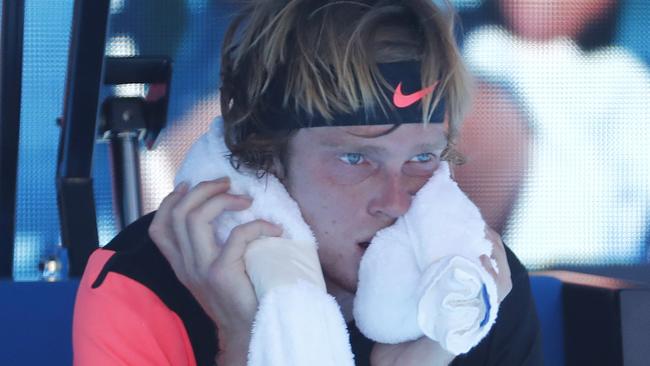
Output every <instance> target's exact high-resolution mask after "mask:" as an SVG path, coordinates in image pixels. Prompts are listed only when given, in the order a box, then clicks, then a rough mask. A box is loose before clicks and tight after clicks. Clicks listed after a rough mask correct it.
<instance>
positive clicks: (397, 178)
mask: <svg viewBox="0 0 650 366" xmlns="http://www.w3.org/2000/svg"><path fill="white" fill-rule="evenodd" d="M411 180H412V179H411V178H410V177H408V176H405V175H404V174H402V173H401V172H393V173H390V172H386V173H385V174H381V175H380V176H378V177H377V181H376V184H377V186H378V187H377V189H376V190H375V191H374V196H373V197H372V198H371V199H370V201H369V203H368V213H370V215H372V216H375V217H381V218H388V219H391V220H395V219H397V218H398V217H399V216H402V215H403V214H405V213H406V211H408V209H409V207H411V200H412V198H413V196H414V195H415V193H416V192H417V190H418V189H419V188H420V187H415V186H414V185H413V184H412V183H413V182H411Z"/></svg>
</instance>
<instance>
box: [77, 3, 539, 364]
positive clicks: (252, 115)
mask: <svg viewBox="0 0 650 366" xmlns="http://www.w3.org/2000/svg"><path fill="white" fill-rule="evenodd" d="M449 18H450V14H449V13H445V12H442V11H441V10H440V9H438V8H437V7H436V6H435V5H434V4H433V3H432V2H430V1H429V0H415V1H370V0H367V1H355V2H328V1H313V0H312V1H310V0H294V1H276V0H271V1H269V0H266V1H261V0H260V1H252V2H250V3H248V4H247V5H246V6H244V8H243V10H242V12H241V14H240V16H239V17H238V18H236V19H235V20H234V21H233V24H232V26H231V28H230V30H229V32H228V34H227V35H226V38H225V40H224V47H223V54H222V73H223V75H222V86H221V105H222V113H223V120H224V130H225V136H226V143H227V145H228V147H229V149H230V150H231V152H232V162H233V164H234V166H238V167H241V168H246V169H249V170H250V169H252V170H254V171H258V172H259V173H260V175H263V174H274V175H276V176H277V177H278V178H279V179H280V181H281V182H282V183H283V184H284V186H285V187H286V188H287V191H288V192H289V194H290V195H291V196H292V198H293V199H294V200H295V201H296V202H297V203H298V206H299V207H300V210H301V213H302V215H303V217H304V219H305V221H306V223H307V224H308V225H309V226H310V227H311V229H312V230H313V232H314V235H315V237H316V239H317V241H318V244H319V259H320V262H321V266H322V268H323V274H324V276H325V281H326V285H327V289H328V292H329V293H330V294H332V295H333V296H334V297H335V298H336V299H337V301H338V303H339V305H340V307H341V310H342V313H343V315H344V318H345V319H346V321H348V322H349V323H348V327H349V330H350V333H351V343H352V347H353V351H354V353H355V356H356V362H357V364H359V365H362V364H366V365H367V364H372V365H424V364H436V365H437V364H449V363H450V362H452V359H453V357H452V356H451V355H450V354H448V353H447V352H445V351H444V350H443V349H442V348H441V347H440V346H439V345H438V344H436V343H435V342H433V341H431V340H429V339H428V338H421V339H419V340H416V341H412V342H407V343H402V344H398V345H382V344H373V343H372V342H371V341H369V340H368V339H366V338H365V337H363V336H362V335H361V334H360V333H359V331H358V330H357V329H356V327H355V325H354V322H353V319H352V310H351V304H352V299H353V298H354V293H355V290H356V284H357V271H358V267H359V261H360V259H361V257H362V255H363V253H364V251H365V249H366V247H367V246H368V243H369V241H370V240H371V238H372V237H373V235H374V234H375V233H376V232H377V231H378V230H380V229H382V228H384V227H387V226H389V225H391V224H393V223H394V222H395V220H396V219H397V218H398V217H399V216H401V215H403V214H404V213H405V212H406V211H407V210H408V209H409V206H410V203H411V199H412V197H413V195H414V194H415V193H416V192H417V191H418V190H419V189H420V188H421V187H422V186H423V185H424V184H425V183H426V181H427V180H428V178H429V177H431V175H432V174H433V172H434V171H435V170H436V168H437V167H438V164H439V163H440V161H441V160H442V159H445V160H450V161H452V162H454V161H458V160H459V154H458V153H456V152H455V150H454V149H453V146H454V143H455V141H456V138H457V134H458V128H459V124H460V121H461V119H462V114H463V111H464V109H465V104H466V103H467V100H468V93H467V81H466V76H465V70H464V67H463V65H462V63H461V60H460V57H459V54H458V51H457V49H456V46H455V42H454V39H453V34H452V27H451V24H450V21H449ZM395 80H399V81H400V82H399V83H397V84H395V83H394V81H395ZM402 88H404V89H403V90H402ZM391 99H392V100H391ZM445 116H446V119H447V121H448V122H447V123H446V124H443V123H441V122H443V120H444V119H445ZM445 127H446V130H445ZM250 204H251V199H250V198H248V197H245V196H238V195H234V194H231V193H229V180H228V179H227V177H224V178H222V179H218V180H215V181H208V182H203V183H201V184H199V185H198V186H196V187H194V188H193V189H191V190H188V187H187V186H186V185H184V184H180V185H179V186H178V187H176V189H175V190H174V192H172V193H171V194H170V195H169V196H167V197H166V198H165V199H164V200H163V202H162V204H161V205H160V208H159V209H158V211H157V212H156V213H155V215H153V216H152V215H148V216H146V217H145V218H143V219H141V220H140V221H138V222H136V223H135V224H133V225H131V226H130V227H128V228H127V229H125V230H124V231H123V232H122V233H120V234H119V235H118V236H117V237H116V238H115V239H114V240H113V241H112V242H111V243H109V245H108V246H107V247H105V248H104V249H100V250H98V251H97V252H96V253H95V254H93V256H92V257H91V259H90V261H89V264H88V267H87V270H86V273H85V275H84V279H83V280H82V283H81V285H80V290H79V295H78V299H77V304H76V308H75V324H74V328H75V333H74V346H75V360H76V363H78V364H85V363H91V362H92V364H94V365H97V364H115V363H124V364H138V365H147V364H152V365H153V364H156V365H158V364H172V365H177V364H182V365H193V364H200V365H202V364H211V363H212V362H216V363H217V364H218V365H244V364H245V363H246V355H247V351H248V345H249V342H250V337H251V326H252V321H253V318H254V315H255V312H256V309H257V304H258V303H257V299H256V297H255V293H254V291H253V288H252V285H251V283H250V280H249V278H248V276H247V274H246V268H245V265H244V262H243V259H242V257H243V255H244V253H245V251H246V245H247V243H249V242H251V241H253V240H255V239H257V238H259V237H260V236H279V235H281V233H282V228H280V227H278V226H277V225H275V224H273V223H270V222H265V221H261V220H257V221H253V222H249V223H246V224H242V225H240V226H238V227H236V228H235V229H234V230H233V231H232V232H231V234H230V236H229V238H228V240H226V242H225V243H218V242H217V240H216V239H215V235H214V233H213V228H212V225H211V222H212V221H213V220H215V219H216V220H218V219H219V216H220V214H221V213H222V212H224V211H227V210H244V209H246V208H247V207H249V206H250ZM432 204H435V203H432ZM488 236H489V238H491V240H492V241H493V242H494V255H493V259H494V260H496V262H497V264H498V266H499V269H500V271H499V274H497V273H496V272H495V271H494V270H493V269H492V267H491V264H490V260H489V259H488V258H483V263H484V265H485V266H486V269H487V270H488V271H489V272H490V273H491V274H493V276H494V277H495V280H496V282H497V287H498V290H499V299H500V300H503V302H502V304H501V307H500V309H501V312H500V314H499V318H498V319H497V323H496V325H495V326H494V328H493V330H492V331H491V332H490V333H489V335H488V336H487V337H486V338H485V339H484V340H483V341H482V342H481V343H480V344H479V345H478V346H477V347H476V348H474V349H473V350H472V351H470V352H469V353H468V354H466V355H461V356H459V357H456V358H455V359H454V360H453V364H455V365H478V364H492V365H510V364H512V365H522V364H539V363H540V349H539V334H538V333H539V329H538V325H537V320H536V317H535V313H534V306H533V304H532V301H531V297H530V290H529V287H528V277H527V274H526V271H525V269H524V268H523V267H522V266H521V264H520V263H519V262H518V261H517V259H516V258H515V257H514V255H513V254H512V253H511V252H508V251H506V249H505V248H504V246H503V244H502V243H501V242H500V239H499V238H498V235H496V234H495V233H493V232H490V231H488ZM511 273H512V276H511ZM97 314H103V315H102V317H101V318H100V319H97ZM91 317H93V320H92V323H91V321H90V320H89V319H86V318H91Z"/></svg>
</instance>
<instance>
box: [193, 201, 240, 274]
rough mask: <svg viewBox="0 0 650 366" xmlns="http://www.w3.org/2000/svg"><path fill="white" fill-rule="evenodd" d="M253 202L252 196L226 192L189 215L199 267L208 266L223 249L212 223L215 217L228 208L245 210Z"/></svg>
mask: <svg viewBox="0 0 650 366" xmlns="http://www.w3.org/2000/svg"><path fill="white" fill-rule="evenodd" d="M251 203H252V199H251V198H250V197H247V196H240V195H233V194H227V193H224V194H220V195H218V196H215V197H212V198H211V199H209V200H207V201H206V202H204V203H203V204H202V205H200V206H199V207H197V208H195V209H194V210H192V211H191V212H190V213H189V214H188V215H187V229H188V235H189V239H190V240H189V241H190V245H191V246H192V252H193V255H194V263H195V265H196V266H197V267H198V268H201V269H205V268H207V266H208V265H209V264H210V263H212V262H213V261H214V259H215V258H217V257H218V256H219V253H220V251H221V245H219V244H218V242H217V238H216V236H215V232H214V228H213V225H212V222H213V221H214V219H215V218H216V217H218V216H219V215H220V214H222V213H223V212H224V211H226V210H229V211H239V210H244V209H246V208H248V207H250V205H251Z"/></svg>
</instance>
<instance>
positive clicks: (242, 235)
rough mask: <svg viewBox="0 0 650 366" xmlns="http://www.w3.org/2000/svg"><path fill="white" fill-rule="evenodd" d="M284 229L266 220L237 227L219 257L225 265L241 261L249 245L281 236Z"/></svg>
mask: <svg viewBox="0 0 650 366" xmlns="http://www.w3.org/2000/svg"><path fill="white" fill-rule="evenodd" d="M280 235H282V228H281V227H279V226H277V225H275V224H272V223H270V222H268V221H264V220H255V221H251V222H248V223H246V224H242V225H239V226H237V227H235V228H234V229H233V230H232V232H231V233H230V237H229V238H228V241H226V244H225V246H224V248H223V250H222V252H221V255H220V256H219V261H220V262H221V263H222V264H223V265H228V264H231V263H234V262H237V261H240V260H241V259H242V257H243V256H244V253H245V252H246V246H247V245H248V243H250V242H252V241H253V240H255V239H258V238H260V237H262V236H276V237H277V236H280Z"/></svg>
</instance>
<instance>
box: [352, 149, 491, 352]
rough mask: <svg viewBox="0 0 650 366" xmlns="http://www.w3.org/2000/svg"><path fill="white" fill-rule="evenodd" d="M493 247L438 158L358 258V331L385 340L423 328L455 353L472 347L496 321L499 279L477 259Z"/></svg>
mask: <svg viewBox="0 0 650 366" xmlns="http://www.w3.org/2000/svg"><path fill="white" fill-rule="evenodd" d="M491 252H492V243H491V242H490V241H489V240H487V239H486V238H485V222H484V221H483V219H482V217H481V214H480V212H479V210H478V208H477V207H476V206H475V205H474V204H473V203H472V202H471V201H470V200H469V199H468V198H467V196H465V194H464V193H463V192H462V191H461V190H460V188H459V187H458V185H457V184H456V183H455V182H454V181H453V180H452V179H451V177H450V172H449V165H448V164H447V163H446V162H443V163H442V164H441V166H440V167H439V169H438V170H436V172H435V173H434V175H433V176H432V177H431V179H430V180H429V181H428V182H427V183H426V184H425V185H424V187H422V189H420V191H419V192H418V193H417V194H416V196H415V197H414V199H413V202H412V204H411V207H410V208H409V211H408V212H407V213H406V214H405V215H404V216H402V217H400V218H398V220H397V221H396V223H395V224H394V225H392V226H390V227H387V228H385V229H382V230H380V231H379V232H377V234H376V235H375V237H374V238H373V239H372V241H371V243H370V246H369V247H368V249H367V250H366V253H365V254H364V256H363V258H362V259H361V264H360V268H359V284H358V287H357V294H356V297H355V301H354V318H355V321H356V324H357V326H358V327H359V330H361V332H362V333H363V334H364V335H366V336H367V337H369V338H371V339H374V340H376V341H379V342H382V343H401V342H405V341H410V340H415V339H418V338H420V337H422V336H423V335H426V336H427V337H429V338H431V339H433V340H435V341H437V342H438V343H440V345H441V346H442V347H443V348H445V349H446V350H447V351H449V352H451V353H453V354H455V355H457V354H460V353H465V352H467V351H469V350H470V349H471V348H472V347H473V346H475V345H476V344H478V343H479V341H480V340H481V339H482V338H483V337H485V335H487V333H488V331H489V330H490V328H491V327H492V325H493V324H494V322H495V320H496V315H497V310H498V305H499V304H498V303H497V290H496V283H495V282H494V279H493V278H492V277H491V276H490V275H489V273H488V272H487V271H486V270H485V269H484V268H483V266H482V265H481V262H480V259H479V257H480V256H481V255H483V254H485V255H488V256H489V255H490V254H491ZM493 265H494V267H495V269H497V268H496V263H495V262H493Z"/></svg>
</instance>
